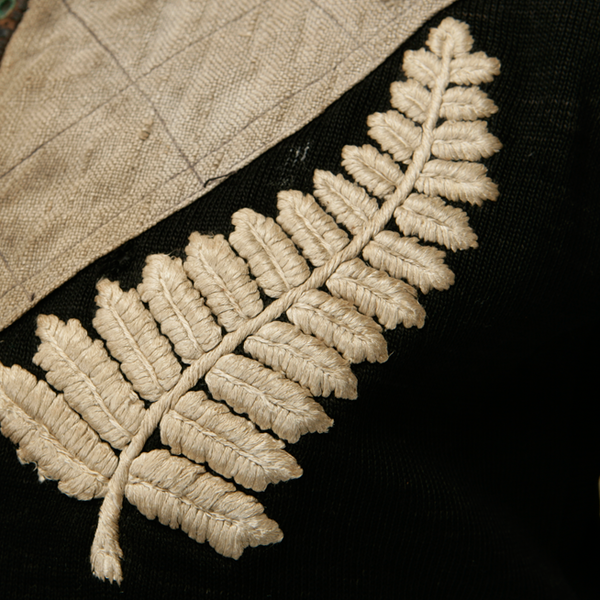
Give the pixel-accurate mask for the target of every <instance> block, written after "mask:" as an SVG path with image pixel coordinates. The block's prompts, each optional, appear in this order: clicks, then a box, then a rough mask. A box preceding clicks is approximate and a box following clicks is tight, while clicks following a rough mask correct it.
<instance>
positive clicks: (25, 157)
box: [0, 82, 134, 179]
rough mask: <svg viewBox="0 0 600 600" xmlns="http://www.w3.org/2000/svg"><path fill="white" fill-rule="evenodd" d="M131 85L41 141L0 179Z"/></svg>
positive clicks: (130, 84) (0, 176) (130, 85)
mask: <svg viewBox="0 0 600 600" xmlns="http://www.w3.org/2000/svg"><path fill="white" fill-rule="evenodd" d="M133 85H134V83H133V82H131V83H129V84H128V85H127V86H125V87H124V88H122V89H120V90H118V91H117V92H115V93H114V94H112V95H111V96H110V98H107V99H106V100H105V101H104V102H102V103H101V104H98V106H96V107H94V108H92V110H90V111H89V112H87V113H85V114H84V115H81V116H80V117H77V119H76V120H75V121H73V122H72V123H70V124H69V125H67V126H66V127H65V128H64V129H61V130H60V131H58V132H57V133H55V134H54V135H53V136H52V137H49V138H48V139H47V140H45V141H43V142H42V143H41V144H40V145H39V146H37V147H36V148H34V149H33V150H32V151H31V152H30V153H29V154H28V155H27V156H24V157H23V158H21V159H19V160H18V161H17V162H16V163H15V164H14V165H13V166H12V167H9V169H8V170H7V171H5V172H4V173H2V175H0V179H3V178H4V177H6V176H7V175H8V174H9V173H11V172H12V171H14V170H15V169H16V168H17V167H20V166H21V165H22V164H23V163H24V162H26V161H28V160H29V159H30V158H31V157H32V156H33V155H34V154H35V153H36V152H37V151H38V150H41V149H42V148H44V147H45V146H46V145H48V144H50V143H52V142H53V141H54V140H55V139H56V138H58V137H60V136H61V135H62V134H63V133H66V132H67V131H68V130H69V129H71V128H73V127H75V126H76V125H79V123H81V122H82V121H84V120H85V119H87V118H88V117H89V116H91V115H93V114H94V113H95V112H96V111H98V110H100V109H101V108H102V107H103V106H106V105H107V104H108V103H109V102H112V101H113V100H114V99H115V98H116V97H117V96H119V95H120V94H122V93H123V92H126V91H127V90H128V89H129V88H130V87H132V86H133Z"/></svg>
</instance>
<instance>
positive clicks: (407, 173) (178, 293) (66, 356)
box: [0, 18, 501, 582]
mask: <svg viewBox="0 0 600 600" xmlns="http://www.w3.org/2000/svg"><path fill="white" fill-rule="evenodd" d="M472 43H473V39H472V37H471V36H470V34H469V28H468V26H467V25H466V24H464V23H461V22H459V21H456V20H454V19H452V18H447V19H445V20H444V21H442V23H441V24H440V26H439V27H437V28H435V29H432V30H431V32H430V35H429V38H428V40H427V46H428V47H429V50H426V49H421V50H418V51H408V52H406V54H405V56H404V64H403V68H404V71H405V73H406V75H407V77H408V79H407V80H406V81H402V82H396V83H394V84H392V86H391V94H392V105H393V106H394V108H395V109H396V110H390V111H388V112H386V113H376V114H374V115H371V116H370V117H369V119H368V125H369V127H370V129H369V135H370V136H371V137H372V138H373V139H374V140H375V141H376V142H377V143H378V144H379V146H380V147H381V149H382V150H383V152H380V151H379V150H378V149H376V148H375V147H374V146H370V145H365V146H362V147H360V148H359V147H355V146H346V147H345V148H344V149H343V152H342V158H343V161H342V165H343V167H344V168H345V169H346V171H347V173H348V174H349V175H350V176H351V177H352V179H353V180H354V181H351V180H349V179H346V178H345V177H344V176H343V175H334V174H332V173H329V172H326V171H319V170H317V171H316V172H315V176H314V188H315V189H314V197H313V196H312V195H310V194H303V193H302V192H300V191H295V190H290V191H282V192H280V193H279V195H278V204H277V207H278V210H279V214H278V217H277V219H276V221H274V220H273V219H270V218H266V217H264V216H263V215H260V214H258V213H256V212H254V211H253V210H251V209H248V208H244V209H242V210H239V211H237V212H236V213H235V214H234V215H233V216H232V222H233V224H234V226H235V230H234V232H233V233H232V234H231V235H230V236H229V239H225V238H224V237H223V236H222V235H216V236H214V237H211V236H207V235H201V234H200V233H197V232H195V233H193V234H192V235H191V236H190V241H189V245H188V246H187V248H186V260H185V262H183V261H181V260H180V259H179V258H171V257H169V256H165V255H152V256H149V257H148V258H147V263H146V267H145V268H144V270H143V274H142V275H143V281H142V283H141V284H140V285H139V286H138V288H137V290H135V289H132V290H129V291H127V292H125V291H123V290H122V289H121V288H120V286H119V284H118V283H116V282H111V281H108V280H102V281H100V282H99V283H98V285H97V289H98V295H97V297H96V302H97V304H98V310H97V313H96V316H95V318H94V321H93V325H94V327H95V329H96V330H97V331H98V333H99V334H100V336H101V337H102V338H103V339H104V341H105V344H106V348H108V351H109V352H110V354H109V352H107V350H106V349H105V347H104V345H103V344H102V342H101V341H100V340H96V341H92V340H91V338H90V337H89V336H88V334H87V332H86V331H85V329H84V328H83V327H82V326H81V324H80V323H79V321H76V320H70V321H68V322H67V323H64V322H62V321H60V320H59V319H58V318H57V317H55V316H52V315H50V316H47V315H41V316H40V317H39V319H38V329H37V335H38V336H39V337H40V340H41V344H40V346H39V350H38V352H37V354H36V355H35V356H34V358H33V360H34V362H35V363H36V364H37V365H39V366H40V367H41V368H42V369H44V370H45V371H46V373H47V376H46V378H47V381H48V383H50V384H51V385H52V386H53V387H54V388H55V389H56V390H58V391H59V392H62V393H58V394H57V393H56V392H55V391H53V389H52V388H51V387H50V386H49V385H48V383H46V382H45V381H37V380H36V378H35V377H34V376H33V375H31V374H30V373H29V372H27V371H26V370H24V369H22V368H21V367H20V366H18V365H15V366H13V367H12V368H7V367H4V366H3V365H0V422H1V425H2V433H3V434H4V435H5V436H7V437H9V438H10V439H11V440H12V441H13V442H14V443H15V444H17V445H19V448H18V450H17V455H18V458H19V460H20V461H21V462H22V463H26V462H34V463H36V464H37V468H38V473H39V477H40V479H42V480H43V479H45V478H50V479H55V480H57V481H58V487H59V489H60V490H61V491H62V492H64V493H66V494H69V495H71V496H74V497H76V498H78V499H80V500H88V499H91V498H99V497H103V498H104V501H103V504H102V508H101V510H100V516H99V521H98V528H97V530H96V535H95V538H94V543H93V545H92V551H91V563H92V570H93V572H94V574H95V575H96V576H97V577H99V578H105V579H108V580H110V581H117V582H120V581H121V580H122V573H121V567H120V559H121V557H122V551H121V548H120V546H119V533H118V521H119V515H120V511H121V506H122V501H123V497H125V498H127V500H128V501H129V502H131V503H132V504H134V505H135V506H136V507H137V508H138V509H139V510H140V512H142V513H143V514H144V515H146V516H147V517H148V518H150V519H153V518H158V519H159V521H160V522H161V523H163V524H165V525H169V526H170V527H173V528H176V527H181V529H183V531H185V532H186V533H187V534H188V535H189V536H190V537H192V538H193V539H195V540H197V541H200V542H203V541H208V543H209V544H211V546H213V548H215V550H216V551H217V552H219V553H221V554H223V555H224V556H230V557H233V558H238V557H239V556H240V555H241V553H242V551H243V550H244V548H245V547H247V546H257V545H263V544H271V543H274V542H278V541H280V540H281V539H282V536H283V534H282V532H281V531H280V529H279V527H278V526H277V524H276V523H275V522H274V521H272V520H270V519H269V518H268V517H267V516H266V515H265V514H264V511H263V507H262V506H261V505H260V504H259V502H258V501H257V500H256V499H255V498H253V497H252V496H248V495H246V494H244V493H243V492H241V491H238V490H237V489H236V488H235V486H234V485H233V484H232V483H230V482H228V481H225V480H224V479H222V478H221V477H218V476H216V475H212V474H211V473H208V472H206V471H205V469H204V468H203V467H202V466H200V464H198V463H206V464H208V465H209V466H210V468H211V469H212V470H213V471H214V472H216V473H218V474H220V475H221V476H222V477H224V478H226V479H233V480H234V481H235V482H236V483H238V484H239V485H240V486H243V487H245V488H247V489H252V490H256V491H261V490H264V489H265V488H266V486H267V485H268V484H270V483H277V482H280V481H286V480H289V479H293V478H296V477H299V476H300V475H301V473H302V469H301V468H300V466H299V465H298V464H297V463H296V460H295V459H294V458H293V457H292V456H291V455H290V454H288V453H287V452H286V451H285V450H284V448H285V444H284V442H283V441H282V440H286V441H287V442H289V443H294V442H296V441H297V440H298V439H299V438H300V436H302V435H304V434H306V433H311V432H319V433H322V432H325V431H327V430H328V429H329V427H330V426H331V425H332V423H333V421H332V420H331V419H330V418H329V417H328V416H327V415H326V414H325V411H324V410H323V408H322V407H321V405H320V404H319V403H318V402H317V401H316V400H315V397H319V396H329V395H330V394H333V395H334V396H335V397H337V398H346V399H353V398H356V396H357V380H356V376H355V375H354V373H353V372H352V369H351V367H350V364H351V363H353V362H362V361H364V360H367V361H370V362H383V361H385V360H387V357H388V354H387V345H386V342H385V339H384V337H383V335H382V327H383V328H386V329H393V328H395V327H396V326H397V325H398V324H399V323H402V324H403V325H404V326H405V327H413V326H416V327H419V328H420V327H422V326H423V324H424V318H425V311H424V309H423V307H422V306H421V305H420V304H419V302H418V299H417V290H416V288H418V289H420V290H421V292H422V293H427V292H429V291H430V290H432V289H436V290H445V289H447V288H448V287H449V286H450V285H452V283H453V282H454V275H453V273H452V272H451V271H450V269H449V268H448V267H447V265H446V264H445V263H444V257H445V253H444V252H443V251H441V250H439V249H437V248H435V247H434V246H430V245H424V244H422V243H421V242H420V240H423V241H424V242H433V243H436V244H438V245H441V246H445V247H447V248H449V249H451V250H453V251H456V250H464V249H467V248H476V247H477V236H476V235H475V234H474V232H473V231H472V229H471V228H470V227H469V225H468V218H467V215H466V213H465V212H464V211H463V210H462V209H460V208H458V207H454V206H451V205H448V204H446V202H444V200H442V199H441V198H440V197H438V195H439V196H445V197H446V198H447V199H448V200H450V201H462V202H468V203H471V204H477V205H479V204H482V202H483V200H495V199H496V198H497V196H498V190H497V187H496V185H495V184H494V183H493V182H492V181H491V179H490V178H489V177H488V176H487V174H486V173H487V171H486V168H485V167H484V166H483V165H482V164H481V163H479V162H476V161H479V160H480V159H481V158H486V157H489V156H491V155H492V154H493V153H495V152H497V151H498V150H499V149H500V148H501V144H500V142H499V141H498V139H497V138H495V137H494V136H493V135H491V134H490V133H488V131H487V126H486V124H485V122H484V121H482V120H481V119H482V118H487V117H489V116H490V115H492V114H493V113H495V112H496V110H497V109H496V106H495V105H494V103H493V102H492V101H491V100H490V99H489V98H488V97H487V95H486V94H485V93H484V92H483V91H481V90H480V89H479V88H477V87H476V86H477V85H479V84H480V83H483V82H489V81H491V80H492V78H493V77H494V76H495V75H498V73H499V66H500V65H499V62H498V61H497V60H496V59H493V58H489V57H487V56H486V55H485V54H484V53H483V52H476V53H471V48H472ZM402 113H403V114H402ZM440 120H443V122H441V123H440ZM392 157H393V158H392ZM315 197H316V198H317V199H318V202H317V201H316V200H315ZM324 209H325V210H324ZM392 217H394V219H395V223H396V225H397V227H398V231H393V230H391V229H389V228H386V227H387V226H388V223H390V222H391V220H392ZM340 226H341V227H340ZM384 228H386V229H385V230H384ZM411 236H416V237H411ZM419 238H420V239H419ZM361 256H362V258H361ZM309 263H310V266H309ZM367 263H368V264H367ZM250 273H251V274H252V275H253V277H251V276H250ZM402 279H404V280H406V282H405V281H402ZM407 282H408V283H407ZM260 290H262V292H263V293H264V294H265V295H266V296H267V297H269V298H271V299H272V300H271V301H270V302H268V303H267V305H266V306H265V305H264V303H263V300H262V299H261V293H260ZM325 290H327V291H325ZM146 305H147V306H146ZM283 315H285V316H286V317H287V321H288V322H284V321H281V320H279V318H280V317H282V316H283ZM375 318H376V319H377V321H378V322H377V321H375ZM215 319H216V321H215ZM241 345H243V352H244V353H245V354H237V353H235V351H236V349H237V348H238V347H240V346H241ZM177 357H179V358H180V359H181V361H182V362H183V363H185V364H186V365H188V366H186V367H185V368H184V369H183V370H182V368H181V365H180V362H179V360H178V359H177ZM114 359H116V360H114ZM117 361H118V362H117ZM201 378H204V381H205V382H206V385H207V386H208V389H209V391H210V394H211V395H212V398H213V399H209V398H208V396H207V395H206V394H205V393H204V392H198V391H192V388H193V387H194V386H195V385H196V384H197V383H198V381H199V380H200V379H201ZM230 409H231V410H230ZM232 411H233V412H232ZM234 413H238V414H234ZM240 415H245V416H240ZM246 417H247V418H246ZM256 426H258V427H260V428H261V429H266V430H271V431H272V432H273V433H274V434H275V435H276V436H277V437H274V436H272V435H271V434H269V433H264V432H260V431H258V430H257V429H256ZM157 427H158V428H159V430H160V436H161V442H162V443H163V444H164V445H165V446H168V447H169V448H170V451H169V450H164V449H163V450H153V451H150V452H143V451H142V450H143V447H144V444H145V442H146V440H147V439H148V437H149V436H150V435H151V434H152V433H153V432H154V431H155V430H156V428H157ZM102 440H104V441H102ZM111 446H112V448H111ZM113 448H114V449H116V450H120V454H118V455H117V454H116V453H115V452H114V451H113Z"/></svg>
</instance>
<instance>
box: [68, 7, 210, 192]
mask: <svg viewBox="0 0 600 600" xmlns="http://www.w3.org/2000/svg"><path fill="white" fill-rule="evenodd" d="M62 2H63V4H64V5H65V6H66V8H67V10H68V11H69V13H70V14H72V15H73V16H74V17H75V18H76V19H77V20H78V21H79V22H80V23H81V24H82V25H83V27H84V28H85V29H86V30H87V31H88V33H89V34H90V35H91V36H92V37H93V38H94V40H95V41H96V42H97V44H98V45H99V46H100V47H101V48H102V49H103V50H104V51H105V52H106V53H107V54H108V55H109V56H110V57H111V58H112V59H113V61H114V62H115V64H116V65H117V67H119V69H121V71H122V72H123V74H124V75H125V77H127V79H129V81H130V82H131V83H132V84H133V85H134V86H135V88H136V90H137V91H138V92H139V94H140V95H141V96H142V97H143V98H144V99H145V100H146V102H147V103H148V104H149V106H150V107H151V108H152V111H153V112H154V114H155V115H156V118H157V119H158V120H159V121H160V122H161V124H162V126H163V127H164V129H165V131H166V132H167V135H168V136H169V138H170V139H171V142H172V144H173V145H174V146H175V148H176V149H177V151H178V152H179V154H180V155H181V157H182V158H183V160H184V161H185V163H186V164H187V165H188V169H190V170H191V171H192V173H194V175H195V176H196V179H197V180H198V182H199V183H200V185H203V184H204V181H202V179H201V177H200V175H198V173H197V172H196V169H195V168H194V165H192V163H191V162H190V159H189V158H188V156H187V155H186V154H185V152H184V151H183V149H182V148H181V147H180V146H179V144H178V143H177V140H176V139H175V137H174V136H173V134H172V133H171V131H170V130H169V128H168V127H167V123H166V122H165V120H164V119H163V117H162V115H161V114H160V112H159V111H158V108H157V107H156V105H155V104H154V102H152V100H151V99H150V98H149V97H148V96H147V95H146V94H145V93H144V92H143V91H142V88H141V87H140V86H139V85H138V84H137V82H136V81H135V80H134V79H133V78H132V77H131V75H130V74H129V72H128V71H127V70H126V69H125V67H124V66H123V65H122V64H121V63H120V62H119V59H118V58H117V57H116V55H115V54H114V53H113V52H112V50H111V49H110V48H109V47H108V46H107V45H106V44H105V43H104V42H102V40H101V39H100V38H99V37H98V36H97V35H96V33H95V32H94V31H93V29H92V28H91V27H90V26H89V25H88V24H87V23H86V22H85V21H84V20H83V18H82V17H81V16H80V15H78V14H77V13H76V12H75V11H74V10H73V9H72V8H71V6H70V5H69V3H68V2H67V0H62Z"/></svg>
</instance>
